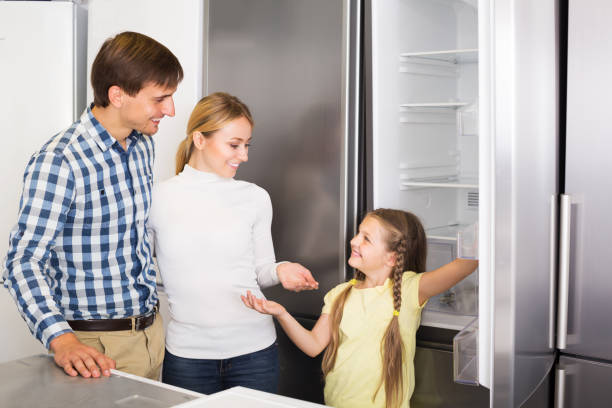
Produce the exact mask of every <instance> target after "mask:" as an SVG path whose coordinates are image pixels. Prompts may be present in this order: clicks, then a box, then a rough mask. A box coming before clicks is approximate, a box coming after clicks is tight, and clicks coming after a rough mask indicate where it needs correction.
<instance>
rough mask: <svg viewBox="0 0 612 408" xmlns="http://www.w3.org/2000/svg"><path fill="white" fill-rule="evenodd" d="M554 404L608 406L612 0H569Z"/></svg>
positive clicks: (611, 379)
mask: <svg viewBox="0 0 612 408" xmlns="http://www.w3.org/2000/svg"><path fill="white" fill-rule="evenodd" d="M568 5H569V7H568V16H567V17H568V21H567V27H568V31H567V42H568V44H567V121H566V124H567V129H566V143H565V168H564V172H565V186H564V195H563V196H562V206H561V210H562V211H561V223H560V227H561V242H560V258H559V266H560V268H559V271H560V272H559V309H558V314H559V323H558V337H557V345H558V348H559V351H560V356H559V363H558V365H557V376H556V394H555V407H559V408H574V407H596V406H609V405H610V397H611V396H612V391H611V389H610V384H612V325H611V324H610V323H609V322H610V313H611V312H612V297H611V296H610V293H611V292H612V279H610V253H611V252H610V245H609V238H608V231H609V230H610V228H612V220H611V219H610V216H609V208H610V207H609V205H610V198H611V197H612V182H610V177H609V174H610V171H611V170H612V165H611V162H610V155H609V152H610V149H611V148H612V141H611V140H610V130H609V123H608V121H607V119H606V118H608V117H609V110H610V107H609V104H608V103H607V94H608V92H609V90H610V89H612V80H611V79H610V72H611V70H612V44H611V43H610V38H612V27H611V26H610V19H611V18H612V4H611V3H610V2H608V1H604V0H580V1H578V0H569V2H568Z"/></svg>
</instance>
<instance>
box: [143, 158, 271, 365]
mask: <svg viewBox="0 0 612 408" xmlns="http://www.w3.org/2000/svg"><path fill="white" fill-rule="evenodd" d="M271 224H272V204H271V202H270V197H269V195H268V193H267V192H266V191H265V190H264V189H262V188H261V187H258V186H257V185H255V184H252V183H247V182H245V181H238V180H234V179H231V178H223V177H220V176H218V175H216V174H214V173H208V172H202V171H198V170H195V169H194V168H192V167H189V165H186V166H185V168H184V170H183V171H182V172H181V173H180V174H179V175H178V176H175V177H173V178H171V179H169V180H167V181H165V182H162V183H160V184H158V185H157V186H156V187H155V188H154V190H153V204H152V207H151V213H150V216H149V221H148V229H149V231H150V233H151V234H152V235H153V237H154V241H155V253H156V257H157V265H158V267H159V270H160V272H161V275H162V280H163V283H164V288H165V291H166V293H167V294H168V303H169V308H170V322H169V323H168V332H167V337H166V348H167V349H168V351H170V353H172V354H174V355H177V356H180V357H185V358H198V359H225V358H231V357H236V356H239V355H243V354H247V353H251V352H255V351H258V350H262V349H264V348H266V347H268V346H269V345H271V344H272V343H273V342H274V341H275V340H276V332H275V330H274V324H273V322H272V317H271V316H268V315H263V314H260V313H258V312H256V311H255V310H251V309H248V308H247V307H246V306H244V304H243V303H242V301H241V300H240V295H242V294H245V293H246V291H247V290H250V291H251V292H253V294H255V296H257V297H262V296H263V294H262V293H261V290H260V287H261V288H265V287H268V286H272V285H276V284H277V283H278V282H279V281H278V276H277V274H276V266H277V265H278V264H277V263H275V258H274V247H273V245H272V236H271V230H270V229H271Z"/></svg>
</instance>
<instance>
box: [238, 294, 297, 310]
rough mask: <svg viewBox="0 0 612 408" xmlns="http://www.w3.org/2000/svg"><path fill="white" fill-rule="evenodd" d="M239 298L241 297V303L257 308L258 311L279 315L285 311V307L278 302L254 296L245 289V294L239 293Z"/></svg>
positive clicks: (250, 307)
mask: <svg viewBox="0 0 612 408" xmlns="http://www.w3.org/2000/svg"><path fill="white" fill-rule="evenodd" d="M240 299H242V303H244V305H245V306H246V307H248V308H249V309H253V310H257V311H258V312H259V313H263V314H269V315H272V316H280V315H282V314H283V313H285V312H286V310H285V308H284V307H283V306H282V305H280V304H279V303H276V302H273V301H271V300H266V299H259V298H256V297H255V295H253V294H252V293H251V291H250V290H247V294H246V296H244V295H240Z"/></svg>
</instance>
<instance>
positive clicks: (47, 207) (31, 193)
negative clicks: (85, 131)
mask: <svg viewBox="0 0 612 408" xmlns="http://www.w3.org/2000/svg"><path fill="white" fill-rule="evenodd" d="M73 199H74V178H73V175H72V171H71V169H70V166H69V165H68V163H66V161H65V160H64V158H63V156H62V155H59V154H56V153H53V152H42V153H40V154H37V155H34V156H33V157H32V159H30V162H29V163H28V166H27V168H26V172H25V175H24V188H23V193H22V197H21V202H20V209H19V215H18V221H17V225H16V227H15V228H13V230H12V231H11V236H10V239H9V250H8V254H7V257H6V264H5V270H4V273H3V276H4V279H5V282H4V286H6V287H7V288H8V289H9V292H10V293H11V295H12V296H13V299H15V302H16V303H17V308H18V309H19V312H20V313H21V315H22V317H23V318H24V320H25V321H26V323H27V325H28V327H29V329H30V331H31V332H32V333H33V334H34V336H35V337H36V338H37V339H38V340H40V341H41V342H42V343H43V345H44V346H45V347H47V348H50V349H51V350H52V351H55V352H56V363H57V364H58V365H60V366H62V367H63V368H64V370H65V371H66V373H68V374H71V373H72V372H73V371H74V370H73V369H72V368H71V369H69V370H67V365H66V363H65V361H64V360H65V355H66V353H68V355H69V356H70V357H69V359H68V360H69V361H71V362H72V363H71V364H73V365H74V367H75V368H76V369H77V370H78V372H79V373H81V375H83V376H85V377H89V376H90V375H94V376H95V373H96V371H90V370H88V369H80V368H81V365H82V366H83V367H91V364H87V363H88V362H87V361H85V362H84V360H83V359H81V363H78V361H77V360H79V359H78V358H76V357H73V355H74V354H75V352H74V351H69V350H75V348H74V347H73V346H74V342H73V341H72V342H70V341H67V340H68V339H70V338H74V340H75V341H78V340H76V337H75V336H74V334H73V333H72V330H71V329H70V326H69V325H68V323H67V322H66V321H65V319H64V317H63V315H62V313H61V310H60V308H59V306H58V305H57V303H56V302H55V300H54V298H53V294H52V292H51V288H50V283H51V278H50V277H49V276H47V275H46V274H45V269H46V265H47V263H48V262H49V258H50V255H51V249H52V248H53V247H54V246H55V243H56V242H55V241H56V239H57V237H58V235H59V234H60V232H61V231H62V230H63V228H64V224H65V222H66V218H67V214H68V211H69V209H70V205H71V203H72V201H73ZM59 337H62V338H63V341H55V342H54V340H56V339H58V340H59ZM51 343H53V347H52V344H51ZM79 344H80V343H79ZM69 346H70V347H69ZM81 346H82V347H86V346H84V345H82V344H81ZM88 349H91V348H88ZM92 350H93V352H92ZM83 353H85V354H86V355H87V356H92V357H93V358H94V359H99V358H100V356H98V354H101V353H98V352H97V351H96V350H94V349H91V350H86V351H85V352H84V351H83V349H82V348H78V353H76V354H77V355H81V356H84V355H85V354H83ZM96 353H97V354H96ZM58 356H60V357H61V356H64V357H63V358H62V362H63V364H60V362H58ZM102 356H103V355H102ZM86 359H87V358H85V360H86ZM111 361H112V360H111ZM107 365H108V363H107V362H106V361H105V362H104V364H103V366H104V368H103V371H104V369H106V371H108V368H107ZM71 375H72V374H71ZM74 375H76V374H74Z"/></svg>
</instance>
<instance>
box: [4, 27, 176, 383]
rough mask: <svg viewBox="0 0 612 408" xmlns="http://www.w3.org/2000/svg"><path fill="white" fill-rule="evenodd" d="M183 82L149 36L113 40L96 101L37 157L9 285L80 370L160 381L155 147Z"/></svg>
mask: <svg viewBox="0 0 612 408" xmlns="http://www.w3.org/2000/svg"><path fill="white" fill-rule="evenodd" d="M182 78H183V70H182V68H181V65H180V63H179V61H178V60H177V58H176V57H175V56H174V55H173V54H172V53H171V52H170V51H169V50H168V49H167V48H166V47H164V46H163V45H162V44H160V43H158V42H157V41H155V40H153V39H152V38H149V37H147V36H145V35H142V34H138V33H133V32H124V33H121V34H118V35H117V36H115V37H114V38H110V39H108V40H107V41H106V42H105V43H104V44H103V45H102V47H101V49H100V51H99V52H98V55H97V56H96V59H95V61H94V63H93V65H92V69H91V83H92V86H93V90H94V102H93V104H92V105H91V106H90V107H89V108H88V109H86V111H85V112H84V113H83V115H82V116H81V118H80V119H79V120H78V121H76V122H75V123H74V124H72V126H71V127H69V128H68V129H66V130H65V131H63V132H61V133H59V134H57V135H55V136H53V137H52V138H51V139H50V140H49V141H48V142H47V143H46V144H45V145H44V146H43V147H42V148H41V150H40V151H39V152H37V153H35V154H34V155H33V156H32V158H31V159H30V161H29V163H28V165H27V167H26V170H25V174H24V189H23V193H22V198H21V204H20V210H19V216H18V222H17V225H16V226H15V227H14V228H13V230H12V231H11V235H10V242H9V250H8V254H7V258H6V264H5V267H6V268H5V270H4V278H5V284H4V285H5V286H6V287H7V288H8V289H9V291H10V293H11V295H12V296H13V298H14V299H15V301H16V303H17V306H18V309H19V311H20V313H21V314H22V316H23V318H24V320H25V321H26V322H27V324H28V326H29V328H30V330H31V331H32V333H33V334H34V335H35V336H36V338H37V339H39V340H40V341H41V342H42V343H43V345H44V346H45V347H47V348H48V349H49V350H50V351H52V352H53V353H54V359H55V362H56V364H57V365H58V366H60V367H62V368H63V369H64V371H65V372H66V373H67V374H69V375H71V376H76V375H79V374H80V375H82V376H83V377H99V376H100V375H105V376H108V375H110V369H111V368H115V367H116V368H117V369H120V370H123V371H127V372H130V373H133V374H137V375H141V376H146V377H148V378H152V379H157V378H158V377H159V370H160V366H161V362H162V360H163V353H164V333H163V326H162V323H161V319H160V318H159V315H158V313H157V307H156V305H157V302H158V298H157V293H156V285H155V273H154V272H153V270H152V268H151V264H152V255H151V252H152V248H151V245H150V243H149V239H148V237H147V234H146V229H145V221H146V220H147V218H148V214H149V207H150V200H151V187H152V183H153V177H152V171H153V160H154V144H153V139H152V138H151V137H150V136H151V135H153V134H154V133H156V132H157V130H158V126H159V121H160V120H161V119H162V118H163V117H164V116H174V102H173V99H172V95H173V94H174V92H175V90H176V87H177V86H178V84H179V83H180V81H181V80H182Z"/></svg>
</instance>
